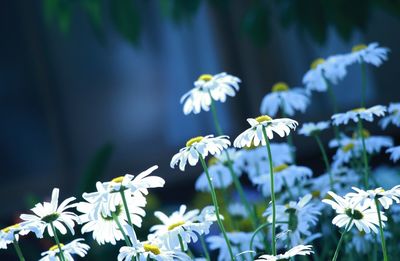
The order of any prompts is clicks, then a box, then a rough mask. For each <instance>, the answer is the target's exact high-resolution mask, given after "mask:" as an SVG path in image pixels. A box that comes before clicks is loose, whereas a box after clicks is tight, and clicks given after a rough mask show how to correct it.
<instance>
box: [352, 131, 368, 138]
mask: <svg viewBox="0 0 400 261" xmlns="http://www.w3.org/2000/svg"><path fill="white" fill-rule="evenodd" d="M361 135H362V137H363V138H368V137H369V136H371V133H370V132H369V131H368V130H366V129H362V131H361ZM359 137H360V135H359V134H358V131H355V132H354V133H353V139H357V138H359Z"/></svg>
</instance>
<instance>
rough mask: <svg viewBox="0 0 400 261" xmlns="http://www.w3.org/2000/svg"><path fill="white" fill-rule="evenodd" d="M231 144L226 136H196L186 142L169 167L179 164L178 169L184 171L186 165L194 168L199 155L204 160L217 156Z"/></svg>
mask: <svg viewBox="0 0 400 261" xmlns="http://www.w3.org/2000/svg"><path fill="white" fill-rule="evenodd" d="M230 144H231V142H230V141H229V137H228V136H225V135H223V136H218V137H214V135H207V136H204V137H203V136H198V137H195V138H192V139H190V140H188V141H187V142H186V146H185V147H184V148H182V149H180V150H179V152H178V153H176V154H175V155H174V156H173V157H172V159H171V163H170V167H171V168H174V167H175V165H177V164H179V169H180V170H181V171H185V166H186V163H187V162H189V165H191V166H195V165H196V164H197V162H198V161H199V154H200V155H201V156H202V157H203V158H205V157H207V156H208V155H218V154H220V153H221V152H222V150H224V149H226V148H227V147H228V146H229V145H230Z"/></svg>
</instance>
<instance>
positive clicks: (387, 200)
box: [346, 185, 400, 209]
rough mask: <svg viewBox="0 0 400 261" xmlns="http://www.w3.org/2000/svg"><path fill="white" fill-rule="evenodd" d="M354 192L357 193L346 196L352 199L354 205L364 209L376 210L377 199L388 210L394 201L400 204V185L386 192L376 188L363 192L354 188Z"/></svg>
mask: <svg viewBox="0 0 400 261" xmlns="http://www.w3.org/2000/svg"><path fill="white" fill-rule="evenodd" d="M352 189H353V190H355V191H356V193H354V192H350V193H348V194H347V195H346V197H347V198H350V200H351V201H352V203H354V204H355V205H358V204H360V205H361V206H362V207H363V206H367V207H370V208H372V209H373V208H375V199H377V200H378V201H379V203H380V205H382V206H383V207H384V208H385V209H388V208H389V207H390V206H391V205H392V204H393V201H395V202H396V203H399V202H400V199H399V198H400V185H397V186H395V187H393V188H392V189H390V190H384V189H383V188H376V189H370V190H367V191H365V190H362V189H359V188H356V187H352Z"/></svg>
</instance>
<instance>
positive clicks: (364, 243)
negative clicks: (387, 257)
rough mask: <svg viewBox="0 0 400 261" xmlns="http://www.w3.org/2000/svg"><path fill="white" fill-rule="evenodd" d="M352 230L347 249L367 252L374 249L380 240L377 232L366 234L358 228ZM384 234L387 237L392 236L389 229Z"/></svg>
mask: <svg viewBox="0 0 400 261" xmlns="http://www.w3.org/2000/svg"><path fill="white" fill-rule="evenodd" d="M351 232H352V236H351V240H350V241H349V242H347V244H346V249H347V251H353V250H355V251H356V252H357V253H360V254H367V253H369V252H370V251H371V250H372V247H373V246H374V245H375V244H376V242H377V241H378V240H380V239H379V237H378V235H377V234H373V233H369V234H366V233H365V232H364V231H358V230H352V231H351ZM384 235H385V238H390V237H392V235H391V233H390V232H388V231H384ZM378 242H379V241H378Z"/></svg>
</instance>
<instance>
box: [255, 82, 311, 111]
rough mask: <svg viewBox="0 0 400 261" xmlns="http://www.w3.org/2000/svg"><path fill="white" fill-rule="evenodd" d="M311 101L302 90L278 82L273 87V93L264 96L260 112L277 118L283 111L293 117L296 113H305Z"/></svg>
mask: <svg viewBox="0 0 400 261" xmlns="http://www.w3.org/2000/svg"><path fill="white" fill-rule="evenodd" d="M309 103H310V99H309V97H308V95H307V94H306V92H305V90H303V89H302V88H299V87H296V88H289V86H288V85H287V84H286V83H284V82H278V83H276V84H275V85H274V86H273V87H272V91H271V93H268V94H267V95H265V96H264V98H263V100H262V102H261V107H260V112H261V113H262V114H268V115H271V116H276V115H277V113H278V110H279V109H281V110H282V111H283V112H284V113H285V114H287V115H289V116H293V115H294V113H295V111H300V112H302V113H304V111H305V110H306V108H307V106H308V104H309Z"/></svg>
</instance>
